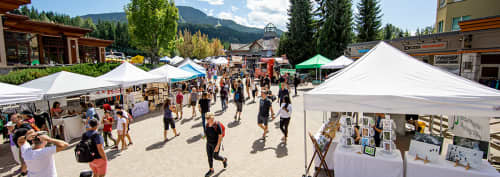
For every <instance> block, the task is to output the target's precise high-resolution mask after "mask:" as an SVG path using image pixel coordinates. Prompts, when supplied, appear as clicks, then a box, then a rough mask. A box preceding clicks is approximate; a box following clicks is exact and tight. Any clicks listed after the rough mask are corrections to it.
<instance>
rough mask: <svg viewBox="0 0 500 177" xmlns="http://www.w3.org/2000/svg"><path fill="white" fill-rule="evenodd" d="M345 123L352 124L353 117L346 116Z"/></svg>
mask: <svg viewBox="0 0 500 177" xmlns="http://www.w3.org/2000/svg"><path fill="white" fill-rule="evenodd" d="M345 124H346V125H347V126H352V119H351V118H350V117H346V118H345Z"/></svg>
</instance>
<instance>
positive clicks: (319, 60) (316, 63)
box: [295, 54, 332, 69]
mask: <svg viewBox="0 0 500 177" xmlns="http://www.w3.org/2000/svg"><path fill="white" fill-rule="evenodd" d="M330 62H332V60H330V59H328V58H326V57H324V56H323V55H320V54H318V55H316V56H314V57H312V58H310V59H309V60H306V61H304V62H302V63H299V64H297V65H295V68H296V69H317V68H320V67H321V65H324V64H327V63H330Z"/></svg>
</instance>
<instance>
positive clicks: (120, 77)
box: [97, 62, 164, 88]
mask: <svg viewBox="0 0 500 177" xmlns="http://www.w3.org/2000/svg"><path fill="white" fill-rule="evenodd" d="M97 78H98V79H102V80H105V81H109V82H113V83H115V84H118V85H120V87H122V88H123V87H129V86H133V85H140V84H147V83H152V82H161V81H162V79H164V78H163V77H162V76H158V75H154V74H150V73H148V72H146V71H144V70H142V69H140V68H138V67H136V66H134V65H132V64H130V63H129V62H124V63H123V64H121V65H120V66H118V67H116V68H115V69H113V70H111V71H110V72H108V73H106V74H104V75H102V76H99V77H97Z"/></svg>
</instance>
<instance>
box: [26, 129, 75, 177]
mask: <svg viewBox="0 0 500 177" xmlns="http://www.w3.org/2000/svg"><path fill="white" fill-rule="evenodd" d="M27 140H32V141H33V144H34V146H33V147H31V146H30V145H29V144H28V143H26V141H27ZM47 143H52V144H55V146H50V147H45V146H46V145H47ZM17 144H18V145H19V147H21V152H22V157H23V159H24V161H25V162H26V165H27V166H28V177H57V172H56V165H55V161H54V154H55V153H56V152H60V151H62V150H64V149H66V148H67V147H68V146H69V144H68V143H66V142H64V141H61V140H57V139H52V138H50V137H49V136H47V135H45V134H43V133H41V132H38V133H35V132H34V130H30V131H28V133H27V134H26V135H25V136H21V137H19V139H18V140H17Z"/></svg>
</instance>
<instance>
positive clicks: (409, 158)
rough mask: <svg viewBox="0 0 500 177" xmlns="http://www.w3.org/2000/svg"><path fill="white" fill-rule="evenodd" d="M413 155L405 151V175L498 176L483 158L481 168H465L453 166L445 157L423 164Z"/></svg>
mask: <svg viewBox="0 0 500 177" xmlns="http://www.w3.org/2000/svg"><path fill="white" fill-rule="evenodd" d="M414 159H415V156H413V155H410V154H408V152H405V167H406V177H420V176H433V177H459V176H467V177H493V176H495V177H499V176H500V174H499V173H498V172H497V170H496V169H495V168H494V167H493V166H491V164H490V163H489V162H488V161H486V160H483V164H482V166H481V169H473V168H470V169H469V170H465V168H464V167H455V163H453V162H450V161H447V160H445V159H439V160H436V161H432V162H429V163H427V164H424V161H422V160H419V161H415V160H414Z"/></svg>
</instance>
